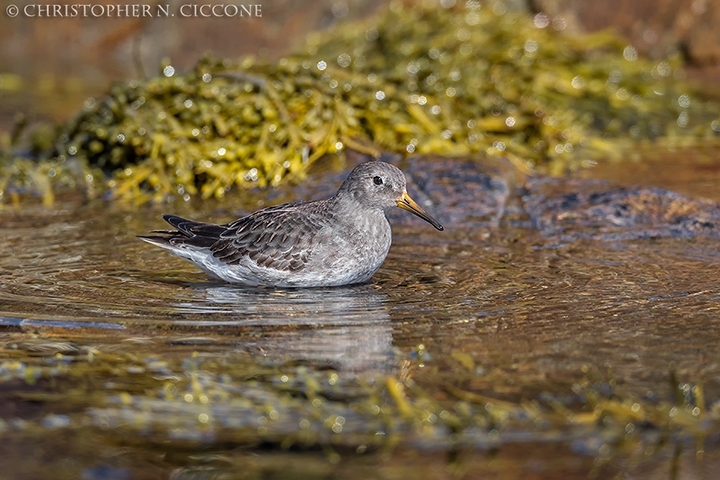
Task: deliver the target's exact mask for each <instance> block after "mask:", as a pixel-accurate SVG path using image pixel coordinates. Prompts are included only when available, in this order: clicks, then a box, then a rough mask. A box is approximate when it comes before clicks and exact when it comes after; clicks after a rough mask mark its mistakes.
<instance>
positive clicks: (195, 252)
mask: <svg viewBox="0 0 720 480" xmlns="http://www.w3.org/2000/svg"><path fill="white" fill-rule="evenodd" d="M395 206H397V207H400V208H402V209H404V210H408V211H409V212H412V213H414V214H415V215H417V216H418V217H420V218H422V219H423V220H425V221H427V222H428V223H430V224H431V225H432V226H433V227H435V228H436V229H438V230H442V229H443V227H442V225H440V224H439V223H438V222H437V220H435V219H434V218H432V217H431V216H430V215H428V214H427V213H426V212H425V210H423V209H422V208H421V207H420V206H419V205H418V204H417V203H415V201H414V200H413V199H412V198H410V196H409V195H408V193H407V190H406V183H405V175H404V174H403V173H402V172H401V171H400V170H399V169H398V168H397V167H394V166H392V165H390V164H389V163H385V162H382V161H370V162H365V163H361V164H360V165H358V166H357V167H355V168H354V169H353V170H352V172H350V175H349V176H348V178H347V179H346V180H345V182H344V183H343V184H342V186H341V187H340V189H339V190H338V191H337V193H336V194H335V195H334V196H333V197H331V198H329V199H327V200H317V201H313V202H293V203H286V204H283V205H277V206H274V207H269V208H265V209H262V210H259V211H257V212H255V213H252V214H250V215H247V216H245V217H242V218H240V219H238V220H235V221H234V222H232V223H228V224H226V225H216V224H211V223H201V222H195V221H192V220H186V219H184V218H181V217H178V216H177V215H163V218H164V219H165V221H167V222H168V223H169V224H170V225H172V226H173V227H175V228H176V229H177V230H157V231H154V232H152V233H154V234H155V235H148V236H140V238H141V239H143V240H145V241H146V242H149V243H152V244H153V245H157V246H159V247H162V248H165V249H167V250H169V251H170V252H171V253H173V254H175V255H177V256H178V257H182V258H185V259H187V260H190V261H191V262H192V263H194V264H195V265H197V266H198V267H199V268H201V269H202V270H204V271H205V272H206V273H208V274H209V275H211V276H212V277H214V278H218V279H221V280H224V281H227V282H231V283H238V284H243V285H249V286H271V287H329V286H339V285H350V284H354V283H363V282H367V281H368V280H370V277H372V275H373V274H374V273H375V272H376V271H377V270H378V268H380V265H382V263H383V261H385V257H386V256H387V254H388V251H389V250H390V243H391V242H392V231H391V229H390V223H389V222H388V219H387V216H386V212H387V211H388V210H389V209H390V208H392V207H395Z"/></svg>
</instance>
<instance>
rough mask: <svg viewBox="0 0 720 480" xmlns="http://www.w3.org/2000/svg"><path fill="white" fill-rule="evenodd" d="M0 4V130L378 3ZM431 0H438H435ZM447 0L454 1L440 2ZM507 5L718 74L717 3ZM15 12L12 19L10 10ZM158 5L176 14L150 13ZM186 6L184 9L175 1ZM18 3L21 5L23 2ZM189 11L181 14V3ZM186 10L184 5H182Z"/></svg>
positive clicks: (256, 49)
mask: <svg viewBox="0 0 720 480" xmlns="http://www.w3.org/2000/svg"><path fill="white" fill-rule="evenodd" d="M35 1H36V0H31V1H27V0H17V1H13V0H11V1H10V2H3V7H2V11H1V12H0V129H7V128H9V127H10V126H11V125H12V122H13V121H14V120H13V119H14V117H15V116H16V114H17V112H23V113H24V114H26V115H28V116H29V117H30V120H38V119H43V120H45V119H50V120H59V121H62V120H65V119H67V118H69V117H71V116H72V115H73V114H74V113H75V112H76V111H77V110H79V109H80V106H81V105H82V101H83V100H84V99H85V98H86V97H88V96H94V95H98V94H101V93H103V92H104V91H105V90H107V88H108V87H109V85H110V83H111V82H113V81H117V80H123V79H142V78H146V77H148V76H154V75H156V74H158V73H159V71H160V63H161V62H162V61H163V59H169V60H170V61H171V62H172V64H173V66H175V67H176V69H178V70H180V71H183V70H186V69H189V68H191V67H192V66H193V65H194V64H195V63H196V62H197V60H198V59H199V58H200V57H201V56H202V55H204V54H206V53H213V54H214V55H215V56H218V57H227V58H237V57H239V56H243V55H248V54H251V55H258V56H266V57H269V58H277V57H280V56H282V55H283V54H286V53H290V52H293V51H294V50H297V49H298V48H299V47H300V46H301V45H302V44H303V42H304V40H305V37H306V35H307V34H308V33H309V32H312V31H316V30H319V29H325V28H328V27H330V26H332V25H334V24H338V23H339V22H343V21H345V20H349V19H356V18H362V17H366V16H368V15H371V14H372V13H373V12H374V11H375V10H377V9H378V8H379V7H380V6H381V5H384V4H386V3H388V1H387V0H318V1H294V0H272V1H261V0H255V2H256V3H249V2H248V3H238V4H237V5H241V4H242V5H245V6H249V5H260V7H259V8H260V12H261V15H262V16H252V17H248V16H243V17H237V16H236V17H231V18H217V17H212V18H204V17H202V16H201V15H200V14H199V13H196V14H194V15H193V14H192V12H198V11H199V10H198V9H199V8H200V7H201V6H202V5H204V4H207V5H217V4H222V3H219V2H213V1H211V0H194V1H192V2H190V1H189V0H164V1H163V2H162V3H161V2H153V1H151V0H147V1H144V2H140V3H134V2H127V3H126V5H139V6H140V7H142V6H148V5H149V6H150V11H151V12H152V15H151V16H145V17H143V16H139V17H127V18H117V17H109V18H108V17H107V16H102V14H101V12H103V11H104V10H103V9H102V8H101V6H104V7H106V8H107V7H108V6H110V5H116V4H117V2H116V1H112V0H93V1H92V2H91V3H89V5H94V6H97V7H96V9H95V12H96V13H100V15H99V16H93V15H92V14H90V15H88V16H82V15H78V16H75V17H54V18H53V17H49V16H46V17H42V18H40V17H39V16H35V17H29V16H27V15H26V14H25V13H24V12H26V11H27V12H28V13H30V14H33V13H34V14H36V15H37V13H38V12H39V11H40V10H38V6H39V5H60V6H62V7H63V8H64V6H65V5H73V4H74V5H82V3H73V2H68V1H62V0H52V1H50V0H43V1H44V2H45V3H42V4H41V3H33V2H35ZM438 1H440V0H438ZM443 1H444V2H447V1H454V0H443ZM504 3H505V5H506V6H507V7H508V8H511V9H525V10H528V11H530V12H538V11H544V12H546V13H547V14H548V15H549V17H550V18H551V19H552V21H553V26H554V27H555V28H557V29H571V30H580V31H595V30H600V29H605V28H612V29H614V30H615V31H617V32H618V33H620V34H621V35H622V36H624V37H625V38H626V39H627V41H628V43H629V44H632V45H633V46H634V47H635V48H636V49H637V50H638V52H640V53H641V54H642V55H646V56H649V57H654V58H658V57H662V56H664V55H666V54H667V52H668V51H676V50H680V51H681V52H682V53H683V55H684V56H685V58H686V60H687V62H688V68H687V70H688V77H689V78H690V79H694V80H698V81H701V82H703V83H704V84H706V85H707V87H708V89H710V90H712V88H713V86H714V85H715V84H717V83H718V82H717V80H718V79H720V75H719V72H720V68H718V64H719V61H720V29H718V28H717V26H718V25H720V8H718V7H720V0H636V1H633V2H627V1H623V0H608V1H604V2H587V1H580V0H510V1H506V2H504ZM12 5H14V6H17V7H18V10H19V13H18V14H17V16H14V17H13V16H11V14H12V10H10V8H11V6H12ZM158 6H162V7H163V8H165V9H167V11H169V12H170V13H171V14H172V13H175V16H171V17H165V16H163V15H157V14H156V12H157V11H158V10H157V9H158ZM183 6H185V7H183ZM26 7H27V8H26ZM181 8H184V10H183V11H184V12H186V13H187V12H190V16H188V17H183V16H181V15H180V14H179V12H180V9H181ZM190 9H192V10H190Z"/></svg>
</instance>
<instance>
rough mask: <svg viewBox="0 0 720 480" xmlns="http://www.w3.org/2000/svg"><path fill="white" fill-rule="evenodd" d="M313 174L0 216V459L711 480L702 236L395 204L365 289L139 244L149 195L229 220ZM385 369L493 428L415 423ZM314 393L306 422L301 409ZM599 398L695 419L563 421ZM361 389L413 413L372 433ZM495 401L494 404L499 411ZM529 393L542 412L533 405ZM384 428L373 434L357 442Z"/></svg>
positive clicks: (191, 213)
mask: <svg viewBox="0 0 720 480" xmlns="http://www.w3.org/2000/svg"><path fill="white" fill-rule="evenodd" d="M705 153H707V152H705ZM688 157H690V158H691V160H690V161H692V155H684V156H683V158H688ZM665 167H666V168H669V165H665ZM681 167H682V164H680V167H679V168H681ZM615 168H617V169H621V167H615ZM606 171H609V169H606V170H605V172H606ZM583 174H584V175H587V174H588V173H587V172H585V173H583ZM606 175H609V174H606V173H602V172H601V174H600V175H599V176H606ZM339 176H340V177H341V176H342V175H341V174H339ZM668 178H670V177H668ZM643 181H644V182H646V184H648V185H652V184H653V183H652V180H651V179H650V180H649V179H647V178H644V179H643ZM686 188H687V190H686V192H690V191H692V188H691V186H689V185H687V186H686ZM327 190H328V185H327V184H320V185H316V186H313V183H312V181H310V183H309V185H306V186H303V187H302V188H301V189H296V190H286V191H285V192H273V193H271V194H269V195H270V196H267V197H266V194H263V193H259V192H255V193H253V194H251V195H248V196H247V198H246V200H245V201H244V202H241V201H240V200H238V199H237V198H235V199H232V198H230V199H226V200H225V201H223V202H220V203H218V202H205V203H199V202H198V203H195V204H175V205H172V206H167V205H166V206H162V207H158V206H146V207H142V208H140V209H134V208H129V207H124V206H122V205H117V204H108V203H104V202H102V201H95V202H91V203H88V204H82V203H80V202H78V201H74V200H72V199H67V200H65V201H63V202H59V203H58V204H56V206H55V207H53V208H50V209H47V208H43V207H39V206H32V205H28V206H24V207H21V208H17V207H4V209H3V210H0V283H1V285H2V288H0V347H1V348H0V360H2V361H3V362H4V363H2V366H0V380H2V381H0V394H1V395H2V396H3V398H4V402H5V403H6V406H5V408H3V411H2V412H0V418H2V419H3V420H4V423H3V424H0V432H4V433H0V434H1V435H2V437H3V441H2V442H1V446H0V471H2V472H5V473H4V475H6V476H8V477H7V478H12V477H15V478H20V477H22V478H47V476H48V475H49V472H61V473H63V474H64V475H67V476H69V477H76V478H78V477H82V478H92V479H95V478H106V479H107V478H110V479H115V478H157V477H158V476H160V477H171V478H286V476H287V475H290V474H291V473H292V472H298V471H300V472H303V473H304V477H302V478H334V477H337V476H340V475H342V476H343V478H345V477H347V478H371V477H376V478H396V477H399V476H407V475H416V476H417V475H420V476H421V477H422V478H450V477H452V478H476V477H478V476H485V475H489V476H492V477H497V478H528V476H532V477H533V478H560V477H562V478H585V477H587V476H588V475H594V476H597V477H600V478H609V477H612V476H614V475H618V474H625V475H629V476H632V477H634V478H713V477H712V472H713V471H716V469H717V468H720V455H718V451H719V450H718V448H717V447H718V440H720V428H718V422H717V416H713V415H708V416H706V417H703V416H702V415H704V414H705V413H706V412H707V413H708V414H709V413H712V412H715V411H717V410H718V409H720V404H719V403H718V402H717V400H718V398H719V397H720V315H718V310H719V306H720V302H719V299H720V290H718V288H717V281H716V279H717V274H716V272H717V268H718V265H719V264H720V253H719V252H720V240H718V239H715V238H708V237H702V236H698V237H695V238H689V239H688V238H682V239H678V238H656V239H638V240H625V241H593V240H576V241H565V242H557V241H555V240H553V239H549V238H547V237H545V236H543V235H542V234H541V233H539V232H538V231H535V230H533V229H531V228H528V227H526V226H523V225H522V222H518V223H517V225H516V226H513V224H508V225H505V224H503V225H501V226H497V227H490V226H488V227H467V226H463V225H461V224H453V223H449V224H446V225H445V226H446V231H445V232H437V231H435V230H434V229H432V227H430V226H429V225H427V224H424V223H423V222H422V221H420V220H417V221H414V220H412V221H410V222H407V224H403V225H399V226H396V227H395V228H394V242H393V247H392V249H391V251H390V254H389V256H388V258H387V261H386V262H385V264H384V265H383V267H382V268H381V269H380V271H379V272H378V273H377V274H376V275H375V277H374V278H373V282H372V283H370V284H366V285H359V286H352V287H344V288H333V289H309V290H301V289H300V290H276V289H248V288H242V287H237V286H232V285H227V284H222V283H216V282H212V281H209V280H208V278H207V277H206V276H205V275H204V274H203V273H202V272H200V271H198V270H196V269H195V268H194V267H193V266H192V265H191V264H189V263H187V262H185V261H183V260H180V259H177V258H175V257H173V256H171V255H169V254H167V253H166V252H164V251H161V250H159V249H157V248H155V247H152V246H149V245H147V244H144V243H143V242H141V241H139V240H138V239H136V238H135V235H136V234H142V233H145V232H147V231H148V230H151V229H155V228H163V226H162V220H161V219H160V217H159V214H160V213H162V212H165V211H173V212H175V213H179V214H181V215H183V216H188V217H191V218H199V219H207V220H212V221H218V222H224V221H228V220H231V219H233V218H235V217H236V216H237V215H238V214H240V213H242V212H247V211H251V210H253V209H255V208H257V207H258V205H261V204H266V203H276V202H278V201H281V200H282V201H284V200H286V199H287V198H286V197H293V196H300V197H304V198H309V197H315V198H317V197H318V196H322V195H323V193H322V192H325V191H327ZM410 193H411V195H412V194H413V192H412V191H411V192H410ZM408 215H409V214H408ZM440 220H441V222H442V221H445V219H443V218H440ZM53 369H54V370H53ZM226 377H227V378H226ZM278 378H279V379H280V380H278ZM390 378H392V379H398V380H399V381H402V382H405V383H404V388H405V389H406V392H407V395H408V396H410V397H409V398H412V399H414V400H413V401H415V400H417V405H416V404H415V403H413V404H412V405H411V406H410V407H407V408H408V409H409V408H413V409H414V408H416V406H418V407H417V408H420V409H422V408H425V409H426V410H427V412H429V413H427V414H426V417H427V418H428V419H429V418H430V417H431V415H435V413H432V412H433V411H434V410H433V408H434V407H432V405H431V403H430V402H435V401H437V402H440V403H439V404H441V405H450V404H449V403H442V402H447V401H448V398H451V397H453V395H455V396H456V397H457V398H456V400H457V401H455V403H452V405H453V408H454V409H455V410H453V412H451V413H452V414H453V415H458V418H465V417H462V415H465V414H464V413H463V411H464V410H463V409H470V410H472V412H471V413H467V414H466V415H467V419H468V420H467V421H468V422H469V421H471V419H473V418H475V417H474V416H473V415H475V413H473V412H476V410H473V409H474V408H475V406H476V405H484V407H483V408H484V410H483V408H480V411H481V412H485V411H486V412H485V413H484V414H485V415H489V416H490V417H491V422H490V424H489V425H487V426H486V428H484V429H483V428H482V425H484V424H482V422H480V423H479V424H478V426H475V427H471V428H469V429H467V430H462V431H455V433H453V431H445V430H443V429H440V427H433V428H435V429H434V430H433V428H431V427H432V425H430V424H433V425H440V422H439V421H438V423H436V420H428V421H427V422H426V423H427V425H425V424H422V425H419V424H418V425H419V426H418V425H415V424H414V423H412V422H413V421H412V420H410V418H411V414H410V413H407V412H405V413H403V412H404V410H403V405H402V398H403V397H402V396H397V395H396V392H395V391H394V390H393V389H392V388H391V386H388V388H387V390H382V391H381V392H380V393H378V392H379V390H375V389H376V388H377V385H378V384H382V382H384V381H386V380H384V379H390ZM188 379H189V380H188ZM186 381H187V382H186ZM393 381H395V380H393ZM173 382H175V383H173ZM183 382H186V383H187V385H186V383H183ZM283 382H285V383H287V384H288V385H291V386H292V388H291V390H290V391H291V395H290V396H287V397H283V396H282V395H281V393H282V392H285V390H282V389H280V390H277V389H276V387H277V385H281V384H282V383H283ZM294 382H296V383H294ZM313 382H316V383H318V385H316V386H312V385H315V384H314V383H313ZM171 384H172V385H171ZM388 385H390V384H388ZM698 387H701V388H702V391H701V393H698V392H700V390H698V389H697V388H698ZM183 388H186V389H185V390H182V389H183ZM283 388H284V387H283ZM414 388H418V389H421V390H417V391H415V390H413V389H414ZM173 389H174V390H173ZM317 391H321V392H323V393H322V395H321V397H322V399H323V400H322V402H321V403H322V405H323V406H322V407H318V405H316V404H315V403H313V404H312V406H313V407H316V408H318V409H319V410H317V411H318V412H320V411H322V413H316V414H314V413H312V412H313V411H314V410H312V407H308V408H310V410H304V409H305V408H306V405H305V404H304V403H302V401H304V400H312V402H315V400H317V398H316V397H315V395H316V392H317ZM168 392H171V393H168ZM172 392H174V393H172ZM178 392H179V393H178ZM183 392H185V393H183ZM203 392H204V393H203ZM278 392H281V393H278ZM293 392H294V393H293ZM297 392H300V393H297ZM417 392H424V393H417ZM595 393H597V394H598V395H599V396H600V397H602V398H607V399H609V400H612V401H615V402H616V404H617V405H616V404H613V405H616V407H617V408H620V407H619V406H618V405H624V404H628V405H633V403H637V405H638V408H640V405H642V408H645V403H643V402H647V403H648V405H658V404H660V403H663V402H670V403H672V402H676V401H677V402H678V403H677V405H678V406H679V407H682V406H683V405H684V406H686V407H688V411H692V408H694V406H695V405H696V404H697V402H698V399H697V398H696V397H702V399H703V400H704V402H705V404H704V405H702V409H701V410H702V411H700V410H698V411H699V412H700V413H691V414H688V420H687V425H690V427H687V428H685V427H683V428H684V429H683V428H681V427H677V426H675V427H668V428H667V429H663V428H661V427H659V426H658V425H656V424H649V423H648V420H647V419H645V420H638V419H635V420H633V419H632V418H630V420H627V425H633V426H632V428H630V427H626V426H625V423H623V424H622V425H620V429H619V431H620V432H621V434H620V435H619V434H618V431H617V430H616V429H613V426H612V425H614V423H613V422H615V423H617V422H619V421H620V420H622V419H623V418H625V417H623V416H622V415H625V413H622V412H621V414H618V416H617V418H616V417H613V416H612V415H610V416H609V417H608V418H605V417H602V418H599V419H598V420H597V422H596V423H593V422H584V423H583V421H580V420H577V419H579V418H580V416H582V415H583V414H588V413H589V412H592V411H593V410H592V408H589V407H588V405H590V404H589V403H587V402H589V400H587V399H588V398H591V397H592V395H594V394H595ZM187 395H190V397H189V398H190V400H188V397H187ZM376 395H379V397H376ZM423 395H427V397H423ZM678 395H679V397H678ZM683 395H684V396H683ZM366 397H367V399H369V400H368V401H370V403H372V405H380V406H381V408H380V407H378V410H379V411H380V410H382V409H384V408H385V406H383V405H390V406H393V405H395V406H397V408H398V411H399V412H400V414H402V415H403V416H405V417H407V418H406V419H405V420H406V424H405V423H404V424H403V425H401V426H400V427H397V430H393V429H392V428H390V427H388V424H389V423H392V422H393V421H394V420H393V419H392V418H390V419H385V420H383V422H386V423H382V424H378V425H377V426H376V425H375V424H374V423H372V422H373V421H374V420H372V418H373V417H372V416H371V417H364V416H363V415H362V414H361V413H362V411H363V410H362V409H363V408H364V407H363V405H364V404H363V403H362V402H364V401H365V400H366ZM177 398H179V399H180V400H177ZM203 398H204V399H205V400H202V399H203ZM388 398H389V399H390V400H388ZM593 398H594V397H593ZM176 400H177V401H176ZM173 402H174V403H173ZM243 402H247V403H243ZM293 402H294V403H293ZM373 402H374V403H373ZM383 402H386V403H383ZM424 402H425V403H424ZM683 402H684V403H683ZM370 403H369V404H370ZM369 404H368V405H369ZM488 404H490V407H488ZM433 405H434V404H433ZM493 405H495V406H496V407H495V408H496V409H498V410H499V409H505V408H506V407H505V406H507V412H510V413H508V414H507V415H506V414H503V415H505V416H503V417H502V418H500V417H493V414H492V412H491V410H492V406H493ZM325 407H327V408H328V410H322V409H323V408H325ZM387 408H390V407H387ZM633 408H634V407H633ZM333 409H334V410H333ZM513 409H519V410H522V412H523V413H522V414H519V413H518V412H517V411H516V410H513ZM533 409H536V410H537V411H541V410H542V411H543V412H545V413H542V414H540V413H538V414H537V417H536V418H535V420H534V421H527V418H526V417H528V416H530V417H532V415H533V414H532V413H528V412H533V411H535V410H533ZM553 409H554V410H553ZM519 410H518V411H519ZM258 411H261V412H264V413H261V414H258ZM413 411H414V410H413ZM443 411H445V410H443ZM503 411H505V410H503ZM633 411H635V410H633ZM273 412H274V413H273ZM513 412H515V413H513ZM563 412H567V416H566V417H565V416H563V417H562V418H563V420H557V422H556V420H555V419H556V418H560V417H559V416H562V415H564V414H563ZM406 413H407V415H406ZM440 414H442V412H439V415H440ZM203 415H205V416H204V417H203ZM258 415H259V416H258ZM313 415H316V417H317V418H316V420H317V427H316V426H315V425H316V424H315V423H312V422H313V421H314V420H312V419H313V418H314V417H313ZM693 415H694V417H693ZM671 416H673V417H674V414H671ZM576 417H577V418H576ZM697 417H699V418H701V419H703V422H700V423H698V425H699V426H697V429H695V430H693V429H694V428H695V426H693V425H695V424H693V423H692V420H693V418H697ZM306 418H307V419H310V420H308V423H307V424H304V423H303V422H304V421H305V420H304V419H306ZM338 418H342V422H340V423H338V422H339V420H338ZM368 418H370V420H368ZM436 418H437V417H436ZM507 418H511V420H512V421H510V420H507ZM628 418H629V417H628ZM208 419H210V420H208ZM259 419H264V420H262V421H261V420H259ZM328 419H334V420H332V421H329V420H328ZM567 419H571V420H567ZM572 419H575V420H572ZM618 419H620V420H618ZM426 420H427V419H426ZM576 420H577V421H576ZM472 421H475V420H472ZM633 421H634V423H633ZM328 422H329V423H328ZM388 422H389V423H388ZM493 422H497V423H493ZM503 422H508V423H503ZM513 422H514V423H513ZM568 422H570V423H568ZM572 422H575V423H572ZM400 423H402V422H400ZM420 423H422V422H420ZM450 423H451V422H450ZM450 423H448V425H450ZM248 424H252V428H251V429H250V431H251V432H252V434H248V433H247V432H248V430H247V425H248ZM611 424H612V425H611ZM408 425H410V427H408ZM501 425H502V427H501ZM568 425H570V426H568ZM678 425H680V424H679V423H678ZM411 427H412V428H411ZM416 427H417V428H416ZM496 427H497V428H496ZM443 428H445V427H443ZM448 428H449V427H448ZM635 429H637V432H635V431H634V430H635ZM381 430H382V436H387V437H388V441H378V442H377V443H373V442H375V440H373V439H372V438H373V435H374V436H375V438H377V435H378V433H380V432H381ZM308 431H311V432H312V434H313V435H314V436H311V437H307V436H303V435H306V432H308ZM304 432H305V433H304ZM638 432H639V433H638ZM626 433H627V435H626ZM368 435H370V436H369V437H368ZM287 439H292V440H287ZM368 439H369V440H368ZM699 451H702V453H698V452H699ZM18 456H22V457H24V458H25V461H23V462H17V461H16V459H17V457H18Z"/></svg>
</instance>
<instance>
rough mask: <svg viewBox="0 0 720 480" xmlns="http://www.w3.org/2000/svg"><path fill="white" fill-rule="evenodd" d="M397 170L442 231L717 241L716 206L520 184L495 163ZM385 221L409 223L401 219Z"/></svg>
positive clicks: (568, 183)
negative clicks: (508, 229) (510, 229)
mask: <svg viewBox="0 0 720 480" xmlns="http://www.w3.org/2000/svg"><path fill="white" fill-rule="evenodd" d="M403 167H404V170H405V172H406V174H407V176H408V177H409V179H410V181H409V184H408V190H409V191H411V192H416V193H413V194H414V195H415V196H416V197H418V201H419V202H421V204H423V205H424V206H426V207H427V209H428V210H429V211H431V212H433V214H435V215H436V216H437V217H438V219H439V221H440V222H442V223H445V224H446V225H447V226H448V227H454V228H467V227H498V226H500V225H501V224H503V222H509V223H512V224H514V225H519V226H525V227H527V228H531V229H536V230H537V231H538V232H539V233H541V234H542V235H543V236H545V237H549V238H552V239H553V240H558V241H571V240H573V239H595V240H608V241H613V240H632V239H640V238H661V237H671V238H689V237H695V236H697V235H703V236H708V237H713V238H717V237H720V208H719V207H718V205H716V204H715V203H713V202H712V201H709V200H704V199H692V198H689V197H687V196H684V195H681V194H678V193H676V192H673V191H670V190H666V189H662V188H651V187H623V186H617V185H615V184H613V183H611V182H607V181H602V180H590V179H574V178H554V177H547V176H542V175H531V176H523V175H521V174H519V173H518V172H517V171H516V170H515V169H514V168H513V167H512V166H511V165H510V164H509V163H507V162H505V161H504V160H502V159H463V160H457V159H439V158H437V157H427V158H423V157H415V158H411V159H409V160H408V161H407V162H406V165H403ZM391 219H392V220H393V222H394V223H400V224H407V223H408V222H410V221H411V220H412V219H408V218H407V217H406V216H405V215H402V212H393V213H392V215H391Z"/></svg>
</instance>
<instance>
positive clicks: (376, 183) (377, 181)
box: [373, 177, 383, 185]
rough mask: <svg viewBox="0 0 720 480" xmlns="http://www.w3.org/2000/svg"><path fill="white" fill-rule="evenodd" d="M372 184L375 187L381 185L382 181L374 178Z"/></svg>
mask: <svg viewBox="0 0 720 480" xmlns="http://www.w3.org/2000/svg"><path fill="white" fill-rule="evenodd" d="M373 183H374V184H375V185H382V184H383V180H382V178H380V177H374V178H373Z"/></svg>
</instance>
